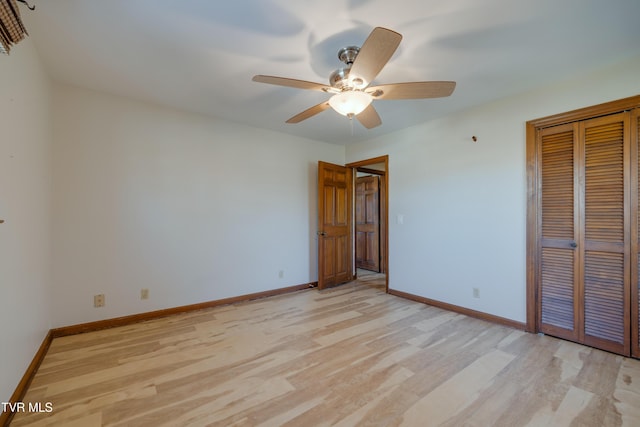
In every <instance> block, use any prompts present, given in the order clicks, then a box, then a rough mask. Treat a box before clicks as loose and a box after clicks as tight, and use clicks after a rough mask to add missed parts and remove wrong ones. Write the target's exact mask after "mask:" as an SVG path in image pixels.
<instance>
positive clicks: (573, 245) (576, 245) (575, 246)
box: [569, 242, 578, 248]
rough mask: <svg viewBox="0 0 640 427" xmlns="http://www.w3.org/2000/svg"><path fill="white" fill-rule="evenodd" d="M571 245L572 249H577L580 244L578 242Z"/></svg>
mask: <svg viewBox="0 0 640 427" xmlns="http://www.w3.org/2000/svg"><path fill="white" fill-rule="evenodd" d="M569 245H570V246H571V247H572V248H577V247H578V244H577V243H576V242H571V243H570V244H569Z"/></svg>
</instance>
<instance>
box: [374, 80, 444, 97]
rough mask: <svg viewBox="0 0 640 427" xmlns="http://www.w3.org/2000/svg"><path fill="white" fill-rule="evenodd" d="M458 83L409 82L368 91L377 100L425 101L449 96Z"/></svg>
mask: <svg viewBox="0 0 640 427" xmlns="http://www.w3.org/2000/svg"><path fill="white" fill-rule="evenodd" d="M455 88H456V82H440V81H435V82H408V83H391V84H386V85H379V86H371V87H369V88H368V89H367V92H368V93H370V94H371V95H372V96H373V97H374V98H375V99H424V98H442V97H445V96H449V95H451V94H452V93H453V90H454V89H455Z"/></svg>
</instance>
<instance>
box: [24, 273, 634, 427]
mask: <svg viewBox="0 0 640 427" xmlns="http://www.w3.org/2000/svg"><path fill="white" fill-rule="evenodd" d="M29 401H31V402H41V403H44V402H51V404H52V406H53V412H51V413H39V414H38V413H35V414H34V413H31V414H29V413H19V414H17V415H16V416H15V418H14V420H13V423H12V426H15V427H18V426H25V425H33V426H46V425H54V426H65V427H74V426H82V427H91V426H154V427H156V426H208V425H214V426H304V427H308V426H329V425H338V426H437V425H443V426H478V427H487V426H509V427H513V426H570V425H571V426H598V427H599V426H621V425H624V426H639V425H640V361H638V360H633V359H626V358H623V357H620V356H616V355H613V354H610V353H606V352H603V351H600V350H595V349H591V348H588V347H584V346H581V345H577V344H573V343H570V342H566V341H561V340H558V339H555V338H552V337H549V336H540V335H534V334H527V333H524V332H521V331H518V330H514V329H511V328H508V327H504V326H500V325H496V324H492V323H488V322H486V321H482V320H477V319H473V318H469V317H466V316H464V315H460V314H456V313H452V312H448V311H444V310H441V309H438V308H434V307H430V306H427V305H424V304H420V303H416V302H412V301H408V300H404V299H401V298H398V297H395V296H392V295H388V294H386V293H384V282H383V281H381V280H380V278H379V276H378V277H375V276H373V277H372V276H367V275H363V276H362V277H361V279H360V280H359V281H356V282H353V283H350V284H346V285H343V286H339V287H336V288H333V289H328V290H324V291H318V290H317V289H309V290H304V291H299V292H295V293H291V294H287V295H281V296H277V297H270V298H265V299H261V300H256V301H251V302H246V303H241V304H235V305H229V306H224V307H217V308H213V309H207V310H202V311H197V312H191V313H187V314H182V315H176V316H172V317H167V318H163V319H157V320H153V321H147V322H143V323H139V324H135V325H131V326H126V327H119V328H113V329H110V330H103V331H98V332H91V333H87V334H81V335H75V336H69V337H63V338H56V339H54V341H53V343H52V345H51V348H50V350H49V352H48V354H47V355H46V357H45V359H44V362H43V363H42V365H41V367H40V369H39V371H38V373H37V375H36V377H35V379H34V381H33V383H32V385H31V387H30V388H29V390H28V393H27V395H26V398H25V402H29Z"/></svg>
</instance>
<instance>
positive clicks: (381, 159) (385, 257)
mask: <svg viewBox="0 0 640 427" xmlns="http://www.w3.org/2000/svg"><path fill="white" fill-rule="evenodd" d="M379 163H383V164H384V177H385V179H384V185H381V186H380V190H381V193H384V194H381V195H380V217H381V219H384V230H380V237H382V238H383V239H384V242H383V243H382V244H381V245H380V249H382V252H384V253H383V254H382V256H381V260H380V262H381V263H382V266H381V267H382V268H383V271H384V272H385V292H387V293H388V292H389V155H387V154H385V155H383V156H378V157H374V158H371V159H366V160H360V161H357V162H351V163H347V164H346V165H345V167H347V168H352V169H353V170H354V173H353V174H352V175H353V178H352V179H353V180H354V182H353V184H354V185H353V191H352V194H351V198H352V206H355V205H354V203H353V202H355V179H356V175H357V174H356V173H355V172H356V170H357V169H358V168H364V167H366V166H371V165H375V164H379ZM354 209H355V207H354ZM352 228H353V230H352V236H353V238H352V239H351V240H352V242H354V241H355V240H354V239H355V224H354V225H353V226H352ZM381 228H382V227H381ZM352 245H353V247H352V252H353V257H352V259H353V260H354V271H356V270H355V250H356V248H355V244H353V243H352Z"/></svg>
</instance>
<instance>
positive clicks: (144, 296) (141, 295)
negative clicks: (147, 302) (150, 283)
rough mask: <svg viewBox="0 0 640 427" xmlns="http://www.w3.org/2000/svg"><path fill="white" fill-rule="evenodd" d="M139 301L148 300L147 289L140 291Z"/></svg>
mask: <svg viewBox="0 0 640 427" xmlns="http://www.w3.org/2000/svg"><path fill="white" fill-rule="evenodd" d="M140 299H149V289H146V288H145V289H141V290H140Z"/></svg>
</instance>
